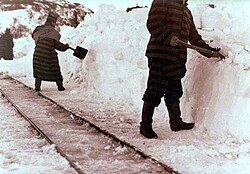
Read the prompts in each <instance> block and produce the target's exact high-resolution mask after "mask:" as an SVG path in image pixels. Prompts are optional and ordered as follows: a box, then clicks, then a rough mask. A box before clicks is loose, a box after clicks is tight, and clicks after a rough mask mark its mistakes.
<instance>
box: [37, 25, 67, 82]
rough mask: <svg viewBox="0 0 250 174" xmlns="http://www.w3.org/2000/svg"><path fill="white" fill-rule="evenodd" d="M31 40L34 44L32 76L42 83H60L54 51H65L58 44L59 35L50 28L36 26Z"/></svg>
mask: <svg viewBox="0 0 250 174" xmlns="http://www.w3.org/2000/svg"><path fill="white" fill-rule="evenodd" d="M32 38H33V39H34V40H35V42H36V47H35V51H34V54H33V76H34V78H39V79H41V80H44V81H62V80H63V77H62V75H61V71H60V66H59V60H58V55H57V52H56V50H59V51H66V50H67V48H66V45H65V44H63V43H61V42H59V39H60V34H59V32H58V31H56V30H55V29H54V27H51V26H46V25H43V26H38V27H37V28H36V29H35V30H34V32H33V34H32Z"/></svg>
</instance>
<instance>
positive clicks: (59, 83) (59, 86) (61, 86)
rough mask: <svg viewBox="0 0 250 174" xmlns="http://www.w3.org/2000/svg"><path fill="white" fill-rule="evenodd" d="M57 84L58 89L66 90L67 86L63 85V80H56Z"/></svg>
mask: <svg viewBox="0 0 250 174" xmlns="http://www.w3.org/2000/svg"><path fill="white" fill-rule="evenodd" d="M56 85H57V89H58V91H64V90H65V88H64V87H63V81H62V80H58V81H56Z"/></svg>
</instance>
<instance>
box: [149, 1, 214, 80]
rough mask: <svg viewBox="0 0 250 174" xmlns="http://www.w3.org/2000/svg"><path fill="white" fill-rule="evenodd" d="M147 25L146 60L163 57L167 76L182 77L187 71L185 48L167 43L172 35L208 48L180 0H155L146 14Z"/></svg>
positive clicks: (185, 6) (189, 13)
mask: <svg viewBox="0 0 250 174" xmlns="http://www.w3.org/2000/svg"><path fill="white" fill-rule="evenodd" d="M147 28H148V30H149V32H150V34H151V37H150V40H149V43H148V45H147V50H146V56H147V57H148V58H149V60H153V59H162V62H163V63H164V64H165V67H164V68H163V69H164V74H165V75H166V76H167V77H176V78H182V77H184V75H185V73H186V67H185V64H186V61H187V49H186V48H180V47H178V46H176V47H172V46H170V40H171V38H172V37H173V36H177V37H178V38H179V39H180V40H182V41H184V42H188V41H189V42H190V43H191V44H193V45H196V46H200V47H203V48H208V49H209V48H210V47H209V46H208V45H207V44H206V43H205V42H204V41H203V39H202V37H201V36H200V35H199V34H198V32H197V30H196V27H195V24H194V21H193V17H192V14H191V12H190V10H189V9H188V7H187V4H185V5H183V2H182V0H154V1H153V3H152V6H151V9H150V11H149V14H148V20H147ZM150 62H151V61H149V64H150ZM157 62H161V60H157Z"/></svg>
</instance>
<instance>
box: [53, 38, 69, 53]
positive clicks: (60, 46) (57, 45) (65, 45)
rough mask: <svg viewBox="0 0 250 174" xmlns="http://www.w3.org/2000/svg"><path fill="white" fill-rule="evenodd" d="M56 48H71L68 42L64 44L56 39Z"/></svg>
mask: <svg viewBox="0 0 250 174" xmlns="http://www.w3.org/2000/svg"><path fill="white" fill-rule="evenodd" d="M54 44H55V49H57V50H59V51H66V50H67V49H68V48H69V45H68V44H63V43H61V42H60V41H57V40H55V39H54Z"/></svg>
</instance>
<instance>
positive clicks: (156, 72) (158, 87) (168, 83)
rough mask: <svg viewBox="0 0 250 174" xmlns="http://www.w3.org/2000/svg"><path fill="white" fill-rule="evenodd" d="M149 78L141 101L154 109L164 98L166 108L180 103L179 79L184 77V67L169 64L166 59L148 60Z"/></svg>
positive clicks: (180, 85) (181, 92)
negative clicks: (153, 106)
mask: <svg viewBox="0 0 250 174" xmlns="http://www.w3.org/2000/svg"><path fill="white" fill-rule="evenodd" d="M148 66H149V77H148V82H147V89H146V91H145V93H144V95H143V98H142V100H143V101H145V102H150V103H152V104H154V105H155V106H156V107H157V106H159V104H160V103H161V98H162V97H164V101H165V104H166V106H171V105H174V104H179V103H180V98H181V97H182V95H183V90H182V84H181V79H182V78H183V77H184V76H185V73H186V68H185V65H184V64H183V65H180V64H177V63H174V62H170V61H169V60H166V59H157V58H149V59H148Z"/></svg>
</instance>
